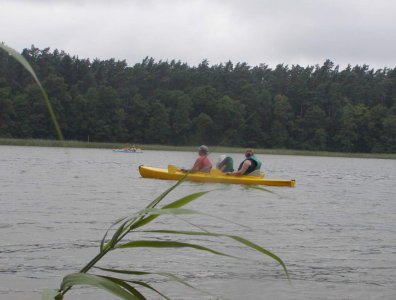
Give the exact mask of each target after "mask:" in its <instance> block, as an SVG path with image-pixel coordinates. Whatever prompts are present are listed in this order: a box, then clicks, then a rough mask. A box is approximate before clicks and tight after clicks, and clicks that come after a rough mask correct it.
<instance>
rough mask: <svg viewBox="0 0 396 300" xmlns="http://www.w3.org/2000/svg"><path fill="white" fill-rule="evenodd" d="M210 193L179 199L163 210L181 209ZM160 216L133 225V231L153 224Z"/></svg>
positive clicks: (165, 206)
mask: <svg viewBox="0 0 396 300" xmlns="http://www.w3.org/2000/svg"><path fill="white" fill-rule="evenodd" d="M209 192H210V191H205V192H198V193H194V194H190V195H188V196H185V197H183V198H181V199H178V200H176V201H173V202H172V203H169V204H167V205H164V206H163V207H162V208H163V209H164V208H179V207H182V206H185V205H187V204H188V203H190V202H191V201H194V200H195V199H198V198H199V197H202V196H203V195H205V194H207V193H209ZM157 217H158V216H148V217H146V218H144V219H142V220H140V221H138V222H136V223H135V224H133V225H132V227H131V229H136V228H139V227H142V226H144V225H146V224H148V223H150V222H152V221H153V220H155V219H156V218H157Z"/></svg>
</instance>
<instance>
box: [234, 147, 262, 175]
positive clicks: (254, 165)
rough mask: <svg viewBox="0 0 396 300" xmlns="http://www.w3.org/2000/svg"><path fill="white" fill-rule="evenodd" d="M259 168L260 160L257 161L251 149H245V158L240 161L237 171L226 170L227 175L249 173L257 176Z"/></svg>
mask: <svg viewBox="0 0 396 300" xmlns="http://www.w3.org/2000/svg"><path fill="white" fill-rule="evenodd" d="M260 168H261V161H259V160H258V159H257V158H256V157H255V156H254V151H253V149H247V150H246V151H245V160H244V161H242V162H241V164H240V165H239V167H238V171H235V172H227V174H228V175H234V176H241V175H250V176H259V175H260Z"/></svg>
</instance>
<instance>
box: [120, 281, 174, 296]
mask: <svg viewBox="0 0 396 300" xmlns="http://www.w3.org/2000/svg"><path fill="white" fill-rule="evenodd" d="M128 282H131V283H134V284H138V285H141V286H144V287H145V288H146V289H149V290H152V291H154V292H156V293H157V294H158V295H160V296H161V297H162V298H165V299H167V300H171V299H170V298H168V297H166V296H165V295H164V294H162V293H161V292H160V291H158V290H157V289H155V288H153V287H152V286H151V285H149V284H148V283H145V282H142V281H134V280H128Z"/></svg>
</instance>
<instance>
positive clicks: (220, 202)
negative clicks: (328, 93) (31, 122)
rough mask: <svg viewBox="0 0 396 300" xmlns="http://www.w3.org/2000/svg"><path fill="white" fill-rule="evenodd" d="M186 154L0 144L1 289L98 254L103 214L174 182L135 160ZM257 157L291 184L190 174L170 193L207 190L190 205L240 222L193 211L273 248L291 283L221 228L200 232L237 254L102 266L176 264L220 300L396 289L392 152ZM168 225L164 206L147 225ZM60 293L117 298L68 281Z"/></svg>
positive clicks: (172, 289) (18, 292)
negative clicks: (192, 178) (250, 185)
mask: <svg viewBox="0 0 396 300" xmlns="http://www.w3.org/2000/svg"><path fill="white" fill-rule="evenodd" d="M195 156H196V154H195V153H184V152H171V151H167V152H158V151H145V152H144V153H143V154H138V155H137V154H131V153H114V152H112V151H111V150H99V149H62V148H39V147H9V146H0V191H1V193H0V204H1V211H0V241H1V245H0V299H40V292H41V290H42V289H45V288H57V287H58V286H59V283H60V281H61V278H62V277H63V276H64V275H66V274H68V273H71V272H75V271H78V270H79V269H80V268H81V267H82V266H83V265H84V264H85V263H86V262H87V261H88V260H89V259H90V258H92V257H93V256H94V255H96V253H97V252H98V244H99V242H100V239H101V237H102V235H103V234H104V231H105V229H106V228H107V226H108V225H109V224H110V223H111V222H112V221H114V220H116V219H117V218H119V217H120V216H124V215H125V214H126V213H128V212H134V211H136V210H138V209H140V208H143V207H144V206H146V205H147V204H148V203H149V201H151V200H152V199H153V198H154V197H156V196H158V195H159V194H160V193H161V192H162V191H164V190H165V189H166V188H168V187H170V186H171V185H172V184H173V182H170V181H160V180H153V179H143V178H140V176H139V174H138V166H139V165H140V164H145V165H151V166H160V167H166V165H167V164H168V163H173V164H176V165H179V166H185V167H188V166H190V165H191V164H192V162H193V161H194V159H195ZM232 157H233V159H234V161H235V162H236V163H237V162H239V161H240V160H242V155H235V154H234V155H232ZM259 158H260V159H261V160H262V161H263V165H264V169H265V171H266V174H267V177H269V178H285V179H289V178H295V179H296V180H297V185H296V187H295V188H294V189H292V188H270V189H271V190H274V191H275V192H276V193H277V195H273V194H268V193H265V192H262V191H258V190H252V189H246V188H245V187H243V186H238V185H232V186H227V185H222V184H197V183H188V182H187V183H184V184H183V185H182V186H181V187H180V188H179V189H177V190H176V191H175V192H174V193H172V194H171V195H170V199H169V200H171V199H177V197H181V196H183V195H185V194H187V193H191V192H196V191H204V190H214V191H212V192H211V193H209V194H208V195H206V196H205V197H203V198H202V199H199V200H197V201H196V202H194V203H192V204H191V205H190V206H189V207H191V208H193V209H197V210H200V211H203V212H206V213H209V214H214V215H217V216H220V217H222V218H226V219H229V220H232V221H233V222H236V223H241V224H244V225H246V226H248V227H249V228H246V227H240V226H237V225H235V224H234V223H226V222H225V221H221V220H217V219H213V218H210V217H206V216H202V215H199V216H192V217H191V218H192V220H193V221H194V222H195V223H196V224H198V225H201V226H205V227H206V228H208V229H210V230H212V231H216V232H226V233H233V234H239V235H243V236H245V237H247V238H249V239H251V240H253V241H255V242H257V243H259V244H260V245H262V246H264V247H266V248H268V249H269V250H272V251H274V252H275V253H276V254H278V255H279V256H281V257H282V259H284V261H285V262H286V264H287V266H288V269H289V272H290V275H291V277H292V282H293V286H289V285H288V283H287V281H286V280H285V276H284V274H283V273H282V270H281V268H280V267H279V266H278V265H277V264H276V263H274V262H273V261H272V260H271V259H269V258H267V257H263V256H262V255H260V254H258V253H255V252H253V251H249V250H246V249H245V248H243V247H241V246H240V245H238V244H235V243H232V242H231V241H229V240H227V239H221V240H220V243H219V241H216V240H214V239H211V238H207V237H200V238H198V239H197V240H198V241H199V242H200V243H201V244H203V245H206V246H213V247H215V248H216V249H219V250H223V251H226V252H227V253H231V254H233V255H236V256H240V257H244V258H246V259H245V260H234V259H230V258H223V257H216V256H213V255H211V254H208V253H201V252H197V251H193V250H186V249H183V250H177V251H167V250H164V251H157V250H152V251H151V250H150V251H148V250H145V251H139V250H129V251H120V252H119V253H116V252H114V253H112V254H110V255H109V257H107V258H106V259H105V260H103V262H102V266H113V267H114V266H118V267H120V268H128V267H129V268H135V269H138V270H143V269H144V270H161V271H172V272H176V273H177V274H178V275H180V276H182V277H184V278H186V279H187V281H188V282H189V283H190V284H193V285H195V286H198V287H200V288H203V289H205V290H207V291H209V292H211V293H212V294H216V295H220V296H223V297H225V298H229V299H263V298H266V299H394V298H395V296H396V288H395V287H396V255H395V254H396V238H395V237H396V229H395V226H394V220H395V216H396V204H395V199H396V187H395V182H396V161H394V160H378V159H351V158H324V157H297V156H275V155H265V156H264V155H259ZM216 159H217V156H216V154H212V160H213V161H215V160H216ZM169 200H168V201H169ZM165 227H166V228H180V227H182V228H184V229H185V228H186V225H185V224H183V223H182V221H180V220H177V219H174V218H171V217H161V218H159V219H158V222H156V225H153V226H152V228H165ZM137 236H138V235H137ZM162 238H165V239H168V238H170V236H168V237H167V236H165V237H162ZM176 238H177V239H182V237H176ZM187 241H190V240H189V239H187ZM150 280H151V282H152V283H155V284H156V286H157V287H159V288H160V290H161V291H163V292H164V293H165V294H167V295H169V296H170V297H171V298H172V299H215V297H213V296H208V295H205V294H201V293H198V292H196V291H193V290H189V289H186V288H184V287H182V286H180V285H177V284H176V283H170V282H167V281H166V280H164V279H163V278H160V277H152V278H150ZM149 295H152V294H150V293H149ZM67 298H68V297H66V299H67ZM69 299H114V298H111V296H110V295H109V294H107V293H105V292H98V291H97V290H93V289H85V288H84V289H80V288H76V289H75V290H74V291H73V292H72V293H70V297H69ZM151 299H157V298H156V296H154V295H152V297H151Z"/></svg>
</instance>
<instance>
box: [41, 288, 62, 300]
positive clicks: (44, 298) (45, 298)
mask: <svg viewBox="0 0 396 300" xmlns="http://www.w3.org/2000/svg"><path fill="white" fill-rule="evenodd" d="M54 299H56V300H62V299H63V296H62V294H61V293H59V292H58V291H55V290H44V291H43V293H42V295H41V300H54Z"/></svg>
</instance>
